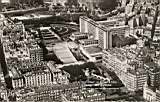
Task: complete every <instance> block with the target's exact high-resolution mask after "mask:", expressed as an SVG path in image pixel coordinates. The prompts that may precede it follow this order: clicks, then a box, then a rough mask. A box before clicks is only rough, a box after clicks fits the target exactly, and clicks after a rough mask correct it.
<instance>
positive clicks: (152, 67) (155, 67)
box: [145, 62, 160, 73]
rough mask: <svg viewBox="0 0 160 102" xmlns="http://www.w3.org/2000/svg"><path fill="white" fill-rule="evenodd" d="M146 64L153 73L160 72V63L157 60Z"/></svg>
mask: <svg viewBox="0 0 160 102" xmlns="http://www.w3.org/2000/svg"><path fill="white" fill-rule="evenodd" d="M145 66H146V67H147V69H148V70H149V71H151V72H152V73H156V72H160V65H158V64H157V63H155V62H150V63H146V64H145Z"/></svg>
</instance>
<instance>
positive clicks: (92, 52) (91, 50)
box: [84, 46, 102, 54]
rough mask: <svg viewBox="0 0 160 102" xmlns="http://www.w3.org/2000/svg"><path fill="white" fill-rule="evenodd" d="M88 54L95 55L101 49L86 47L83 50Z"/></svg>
mask: <svg viewBox="0 0 160 102" xmlns="http://www.w3.org/2000/svg"><path fill="white" fill-rule="evenodd" d="M84 49H85V50H86V51H87V52H88V53H89V54H95V53H100V52H102V49H101V48H100V47H97V46H91V47H86V48H84Z"/></svg>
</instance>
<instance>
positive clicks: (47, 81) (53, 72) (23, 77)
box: [10, 62, 69, 88]
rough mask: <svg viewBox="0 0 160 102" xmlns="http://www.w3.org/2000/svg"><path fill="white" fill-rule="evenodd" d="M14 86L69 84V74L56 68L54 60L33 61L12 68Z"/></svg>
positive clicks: (11, 74)
mask: <svg viewBox="0 0 160 102" xmlns="http://www.w3.org/2000/svg"><path fill="white" fill-rule="evenodd" d="M10 69H11V72H10V76H11V78H12V85H13V88H21V87H38V86H45V85H53V84H68V82H69V81H68V77H69V75H68V74H67V73H65V72H63V74H62V71H61V70H59V69H56V67H55V66H54V63H53V62H48V63H46V62H31V63H26V64H23V65H22V66H19V67H18V66H17V68H16V65H13V68H10Z"/></svg>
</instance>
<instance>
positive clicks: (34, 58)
mask: <svg viewBox="0 0 160 102" xmlns="http://www.w3.org/2000/svg"><path fill="white" fill-rule="evenodd" d="M29 53H30V61H31V62H40V61H43V49H42V48H40V47H39V46H38V45H37V44H34V45H31V46H30V47H29Z"/></svg>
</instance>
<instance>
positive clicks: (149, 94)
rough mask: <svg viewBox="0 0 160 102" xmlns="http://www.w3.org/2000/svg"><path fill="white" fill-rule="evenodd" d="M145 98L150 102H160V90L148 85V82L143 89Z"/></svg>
mask: <svg viewBox="0 0 160 102" xmlns="http://www.w3.org/2000/svg"><path fill="white" fill-rule="evenodd" d="M143 98H144V99H145V100H146V101H148V102H159V101H160V90H159V89H155V90H153V88H152V87H151V86H149V85H148V83H147V81H146V83H145V85H144V87H143Z"/></svg>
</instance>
